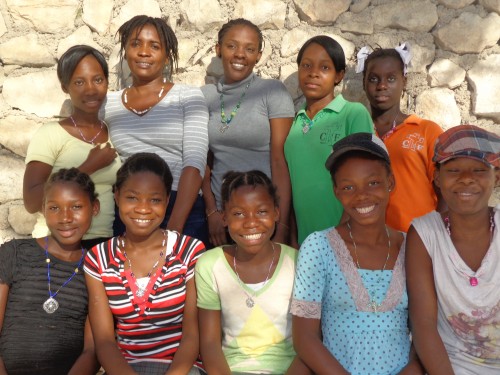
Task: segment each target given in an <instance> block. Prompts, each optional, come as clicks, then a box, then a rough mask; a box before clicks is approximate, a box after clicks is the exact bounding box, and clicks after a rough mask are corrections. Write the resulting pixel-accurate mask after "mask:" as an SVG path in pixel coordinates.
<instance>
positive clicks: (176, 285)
mask: <svg viewBox="0 0 500 375" xmlns="http://www.w3.org/2000/svg"><path fill="white" fill-rule="evenodd" d="M117 245H118V242H117V238H116V237H115V238H112V239H111V240H109V241H106V242H103V243H101V244H99V245H98V246H95V247H94V248H92V249H91V250H90V251H89V252H88V253H87V256H86V258H85V266H84V269H85V272H86V273H87V274H89V275H90V276H92V277H94V278H96V279H98V280H101V281H102V283H103V285H104V288H105V289H106V294H107V296H108V299H109V307H110V309H111V312H112V313H113V316H114V318H115V321H116V335H117V342H118V346H119V347H120V349H121V351H122V354H123V356H124V357H125V359H127V360H128V361H134V360H138V359H142V360H153V361H165V362H171V361H172V359H173V357H174V355H175V352H176V351H177V348H178V347H179V344H180V341H181V336H182V317H183V312H184V303H185V299H186V283H187V281H188V280H190V279H191V278H192V277H193V276H194V266H195V264H196V261H197V259H198V257H199V256H200V255H201V254H202V253H203V251H204V250H205V246H204V245H203V243H202V242H201V241H199V240H197V239H195V238H191V237H188V236H184V235H179V236H178V237H177V241H176V243H175V245H174V248H173V252H172V253H171V254H170V255H168V257H167V260H166V262H165V265H164V266H163V267H162V268H161V269H160V270H159V271H158V272H156V274H155V275H153V276H151V277H152V278H156V281H155V282H154V284H151V283H150V284H149V285H150V286H151V287H150V288H149V290H147V292H146V294H149V295H148V297H147V300H146V301H145V302H144V304H140V301H138V300H137V299H136V298H135V296H134V294H133V293H132V290H131V289H130V285H129V282H128V280H127V277H126V274H125V271H124V264H125V261H126V259H125V256H124V255H123V253H122V252H121V251H120V250H118V249H117ZM197 364H201V362H197Z"/></svg>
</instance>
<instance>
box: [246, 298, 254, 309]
mask: <svg viewBox="0 0 500 375" xmlns="http://www.w3.org/2000/svg"><path fill="white" fill-rule="evenodd" d="M246 303H247V307H248V308H249V309H251V308H252V307H254V306H255V302H254V301H253V299H252V297H247V301H246Z"/></svg>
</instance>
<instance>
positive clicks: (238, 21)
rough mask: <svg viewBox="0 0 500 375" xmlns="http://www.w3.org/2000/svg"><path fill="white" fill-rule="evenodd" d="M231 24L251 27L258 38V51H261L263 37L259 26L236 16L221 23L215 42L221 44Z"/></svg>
mask: <svg viewBox="0 0 500 375" xmlns="http://www.w3.org/2000/svg"><path fill="white" fill-rule="evenodd" d="M233 26H247V27H249V28H251V29H253V30H254V31H255V32H256V33H257V37H258V38H259V52H262V48H263V46H264V37H263V36H262V31H261V30H260V28H259V27H258V26H257V25H256V24H254V23H253V22H251V21H249V20H246V19H244V18H236V19H234V20H231V21H229V22H226V23H225V24H224V25H222V27H221V29H220V30H219V33H218V35H217V43H218V44H219V45H221V44H222V40H223V39H224V36H225V35H226V33H227V32H228V31H229V29H231V28H232V27H233Z"/></svg>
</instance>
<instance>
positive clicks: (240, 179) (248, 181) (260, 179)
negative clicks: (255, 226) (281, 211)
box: [221, 169, 279, 209]
mask: <svg viewBox="0 0 500 375" xmlns="http://www.w3.org/2000/svg"><path fill="white" fill-rule="evenodd" d="M242 186H253V187H254V188H255V187H257V186H262V187H264V188H265V189H266V191H267V192H268V194H269V195H270V196H271V198H272V199H273V202H274V206H275V207H278V206H279V198H278V193H277V191H276V186H274V185H273V182H272V181H271V179H270V178H269V177H268V176H267V175H266V174H265V173H264V172H262V171H259V170H255V169H254V170H251V171H248V172H235V171H229V172H227V173H226V174H225V175H224V177H223V179H222V187H221V199H222V209H224V208H225V206H226V203H227V202H228V201H229V198H230V197H231V194H232V193H233V192H234V191H235V190H236V189H238V188H240V187H242Z"/></svg>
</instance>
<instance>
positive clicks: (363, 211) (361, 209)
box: [356, 205, 375, 214]
mask: <svg viewBox="0 0 500 375" xmlns="http://www.w3.org/2000/svg"><path fill="white" fill-rule="evenodd" d="M374 209H375V205H373V206H369V207H358V208H356V211H358V212H359V213H360V214H367V213H369V212H372V211H373V210H374Z"/></svg>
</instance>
